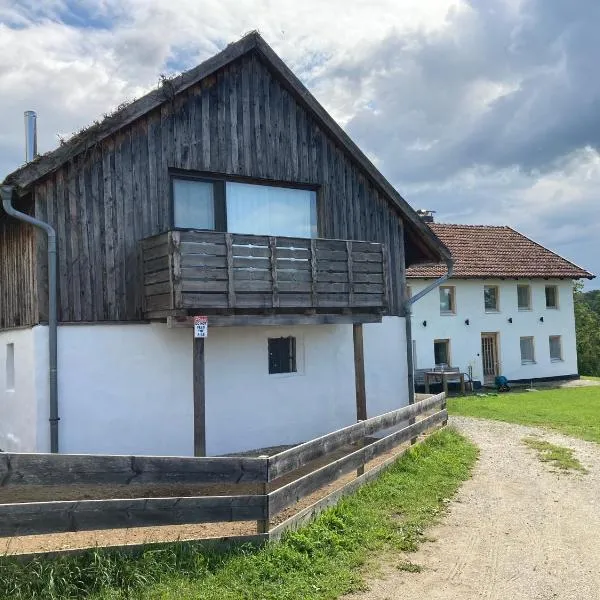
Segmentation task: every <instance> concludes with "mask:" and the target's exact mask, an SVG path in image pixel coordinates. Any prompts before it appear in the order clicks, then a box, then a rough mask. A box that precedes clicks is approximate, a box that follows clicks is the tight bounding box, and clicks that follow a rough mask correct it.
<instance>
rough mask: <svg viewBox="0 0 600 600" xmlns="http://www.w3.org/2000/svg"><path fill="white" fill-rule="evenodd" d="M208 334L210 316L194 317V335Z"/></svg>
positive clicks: (202, 335) (203, 336)
mask: <svg viewBox="0 0 600 600" xmlns="http://www.w3.org/2000/svg"><path fill="white" fill-rule="evenodd" d="M207 336H208V317H194V337H195V338H205V337H207Z"/></svg>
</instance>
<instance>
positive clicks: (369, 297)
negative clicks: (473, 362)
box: [141, 231, 388, 318]
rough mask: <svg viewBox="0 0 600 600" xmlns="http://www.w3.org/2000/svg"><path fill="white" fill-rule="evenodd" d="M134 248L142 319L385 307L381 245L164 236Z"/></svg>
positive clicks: (214, 234) (217, 235)
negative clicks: (138, 251)
mask: <svg viewBox="0 0 600 600" xmlns="http://www.w3.org/2000/svg"><path fill="white" fill-rule="evenodd" d="M141 245H142V260H143V264H144V298H145V314H146V317H147V318H153V317H161V316H168V315H169V314H173V315H182V314H193V313H194V312H198V311H207V312H209V313H210V312H211V311H218V312H221V313H222V312H223V311H225V312H230V313H232V314H244V313H249V314H252V313H254V312H256V311H257V310H258V311H271V312H273V311H275V312H278V311H280V312H287V313H289V312H298V313H304V312H306V311H314V312H315V313H332V312H340V313H341V312H346V313H348V312H353V311H355V312H362V313H365V312H375V313H382V312H383V311H384V310H385V309H386V307H387V297H388V291H387V290H388V267H387V251H386V249H385V247H384V246H383V244H378V243H372V242H356V241H346V240H325V239H313V240H310V239H302V238H284V237H268V236H254V235H240V234H231V233H221V232H206V231H168V232H166V233H163V234H161V235H157V236H153V237H150V238H147V239H145V240H142V242H141Z"/></svg>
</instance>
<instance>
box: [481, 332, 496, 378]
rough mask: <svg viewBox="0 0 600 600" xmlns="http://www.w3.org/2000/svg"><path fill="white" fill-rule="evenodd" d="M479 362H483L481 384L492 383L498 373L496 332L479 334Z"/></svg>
mask: <svg viewBox="0 0 600 600" xmlns="http://www.w3.org/2000/svg"><path fill="white" fill-rule="evenodd" d="M481 362H482V363H483V384H484V385H489V384H493V383H494V379H495V377H496V375H499V374H500V373H499V372H498V371H499V364H498V334H497V333H482V334H481Z"/></svg>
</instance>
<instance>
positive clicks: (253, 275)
mask: <svg viewBox="0 0 600 600" xmlns="http://www.w3.org/2000/svg"><path fill="white" fill-rule="evenodd" d="M278 278H279V279H282V271H279V274H278ZM284 279H285V277H284ZM235 281H236V282H239V281H271V271H270V270H269V271H267V270H266V269H236V270H235Z"/></svg>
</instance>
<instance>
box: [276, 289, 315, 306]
mask: <svg viewBox="0 0 600 600" xmlns="http://www.w3.org/2000/svg"><path fill="white" fill-rule="evenodd" d="M279 306H280V307H281V308H312V307H313V304H312V298H311V295H310V294H308V293H307V294H303V293H302V292H290V293H287V292H281V293H280V294H279Z"/></svg>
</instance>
